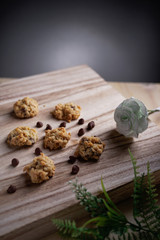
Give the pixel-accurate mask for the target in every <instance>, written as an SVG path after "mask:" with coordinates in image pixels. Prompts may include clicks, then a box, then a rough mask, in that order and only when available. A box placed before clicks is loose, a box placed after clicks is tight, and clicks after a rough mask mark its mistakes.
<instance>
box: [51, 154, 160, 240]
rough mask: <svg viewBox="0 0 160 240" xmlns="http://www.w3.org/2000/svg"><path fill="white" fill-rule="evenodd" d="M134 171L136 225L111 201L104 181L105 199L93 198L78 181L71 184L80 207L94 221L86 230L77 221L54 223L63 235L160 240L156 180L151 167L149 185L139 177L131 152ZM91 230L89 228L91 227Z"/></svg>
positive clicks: (79, 238) (98, 239)
mask: <svg viewBox="0 0 160 240" xmlns="http://www.w3.org/2000/svg"><path fill="white" fill-rule="evenodd" d="M129 154H130V158H131V160H132V164H133V169H134V191H133V196H132V197H133V217H134V219H135V221H136V223H132V222H130V221H128V219H127V218H126V217H125V215H124V214H123V213H122V212H121V211H120V210H119V209H118V208H117V206H116V205H115V204H114V203H113V202H112V200H111V199H110V197H109V195H108V193H107V191H106V189H105V187H104V184H103V180H102V179H101V185H102V190H103V193H104V196H105V199H103V198H99V197H96V196H94V195H92V194H91V193H90V192H88V191H87V189H86V188H85V187H84V186H83V185H82V184H78V182H77V180H76V181H75V182H71V184H72V188H73V191H74V192H75V195H76V198H77V199H78V200H79V201H80V204H81V205H83V206H84V207H85V209H86V210H87V211H88V212H89V213H90V214H91V219H90V220H89V221H87V222H86V223H85V224H84V225H83V226H82V227H77V226H76V223H75V222H74V221H70V220H56V219H54V220H53V223H54V224H55V225H56V226H57V228H58V229H59V231H60V232H61V235H62V236H63V237H65V238H66V237H67V238H68V239H77V240H107V239H108V240H160V207H159V206H158V205H157V193H156V188H155V185H154V177H153V175H152V174H151V172H150V166H149V163H148V165H147V182H146V181H145V177H144V174H141V175H140V173H139V170H138V167H137V161H136V159H135V158H134V156H133V155H132V153H131V152H130V150H129ZM88 226H89V227H88Z"/></svg>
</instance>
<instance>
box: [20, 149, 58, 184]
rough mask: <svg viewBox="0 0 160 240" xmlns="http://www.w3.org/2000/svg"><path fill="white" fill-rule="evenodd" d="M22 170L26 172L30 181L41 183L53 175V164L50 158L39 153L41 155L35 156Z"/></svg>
mask: <svg viewBox="0 0 160 240" xmlns="http://www.w3.org/2000/svg"><path fill="white" fill-rule="evenodd" d="M23 171H24V172H27V174H28V175H29V176H30V178H31V181H32V183H41V182H44V181H46V180H48V179H49V178H51V177H53V175H54V173H55V166H54V162H53V161H52V159H50V158H49V157H47V156H45V155H44V154H43V153H41V155H40V156H38V157H35V158H34V159H33V161H32V162H31V163H30V164H28V165H26V166H25V167H24V169H23Z"/></svg>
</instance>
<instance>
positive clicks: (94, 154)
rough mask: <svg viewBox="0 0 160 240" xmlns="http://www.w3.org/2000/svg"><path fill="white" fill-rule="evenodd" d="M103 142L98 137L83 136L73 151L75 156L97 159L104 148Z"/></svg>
mask: <svg viewBox="0 0 160 240" xmlns="http://www.w3.org/2000/svg"><path fill="white" fill-rule="evenodd" d="M104 147H105V144H104V143H103V142H102V141H101V139H100V138H99V137H83V138H81V140H80V142H79V145H78V147H77V149H76V151H75V154H74V156H75V157H81V158H82V159H84V160H86V161H88V160H98V159H99V158H100V156H101V154H102V152H103V150H104Z"/></svg>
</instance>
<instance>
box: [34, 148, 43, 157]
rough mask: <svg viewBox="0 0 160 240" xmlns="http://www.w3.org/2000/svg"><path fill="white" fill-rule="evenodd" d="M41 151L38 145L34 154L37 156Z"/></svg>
mask: <svg viewBox="0 0 160 240" xmlns="http://www.w3.org/2000/svg"><path fill="white" fill-rule="evenodd" d="M41 152H42V150H41V149H40V148H39V147H37V148H36V149H35V152H34V153H35V155H36V156H39V155H40V154H41Z"/></svg>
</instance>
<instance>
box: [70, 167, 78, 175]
mask: <svg viewBox="0 0 160 240" xmlns="http://www.w3.org/2000/svg"><path fill="white" fill-rule="evenodd" d="M78 172H79V167H78V166H77V165H73V167H72V172H71V174H77V173H78Z"/></svg>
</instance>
